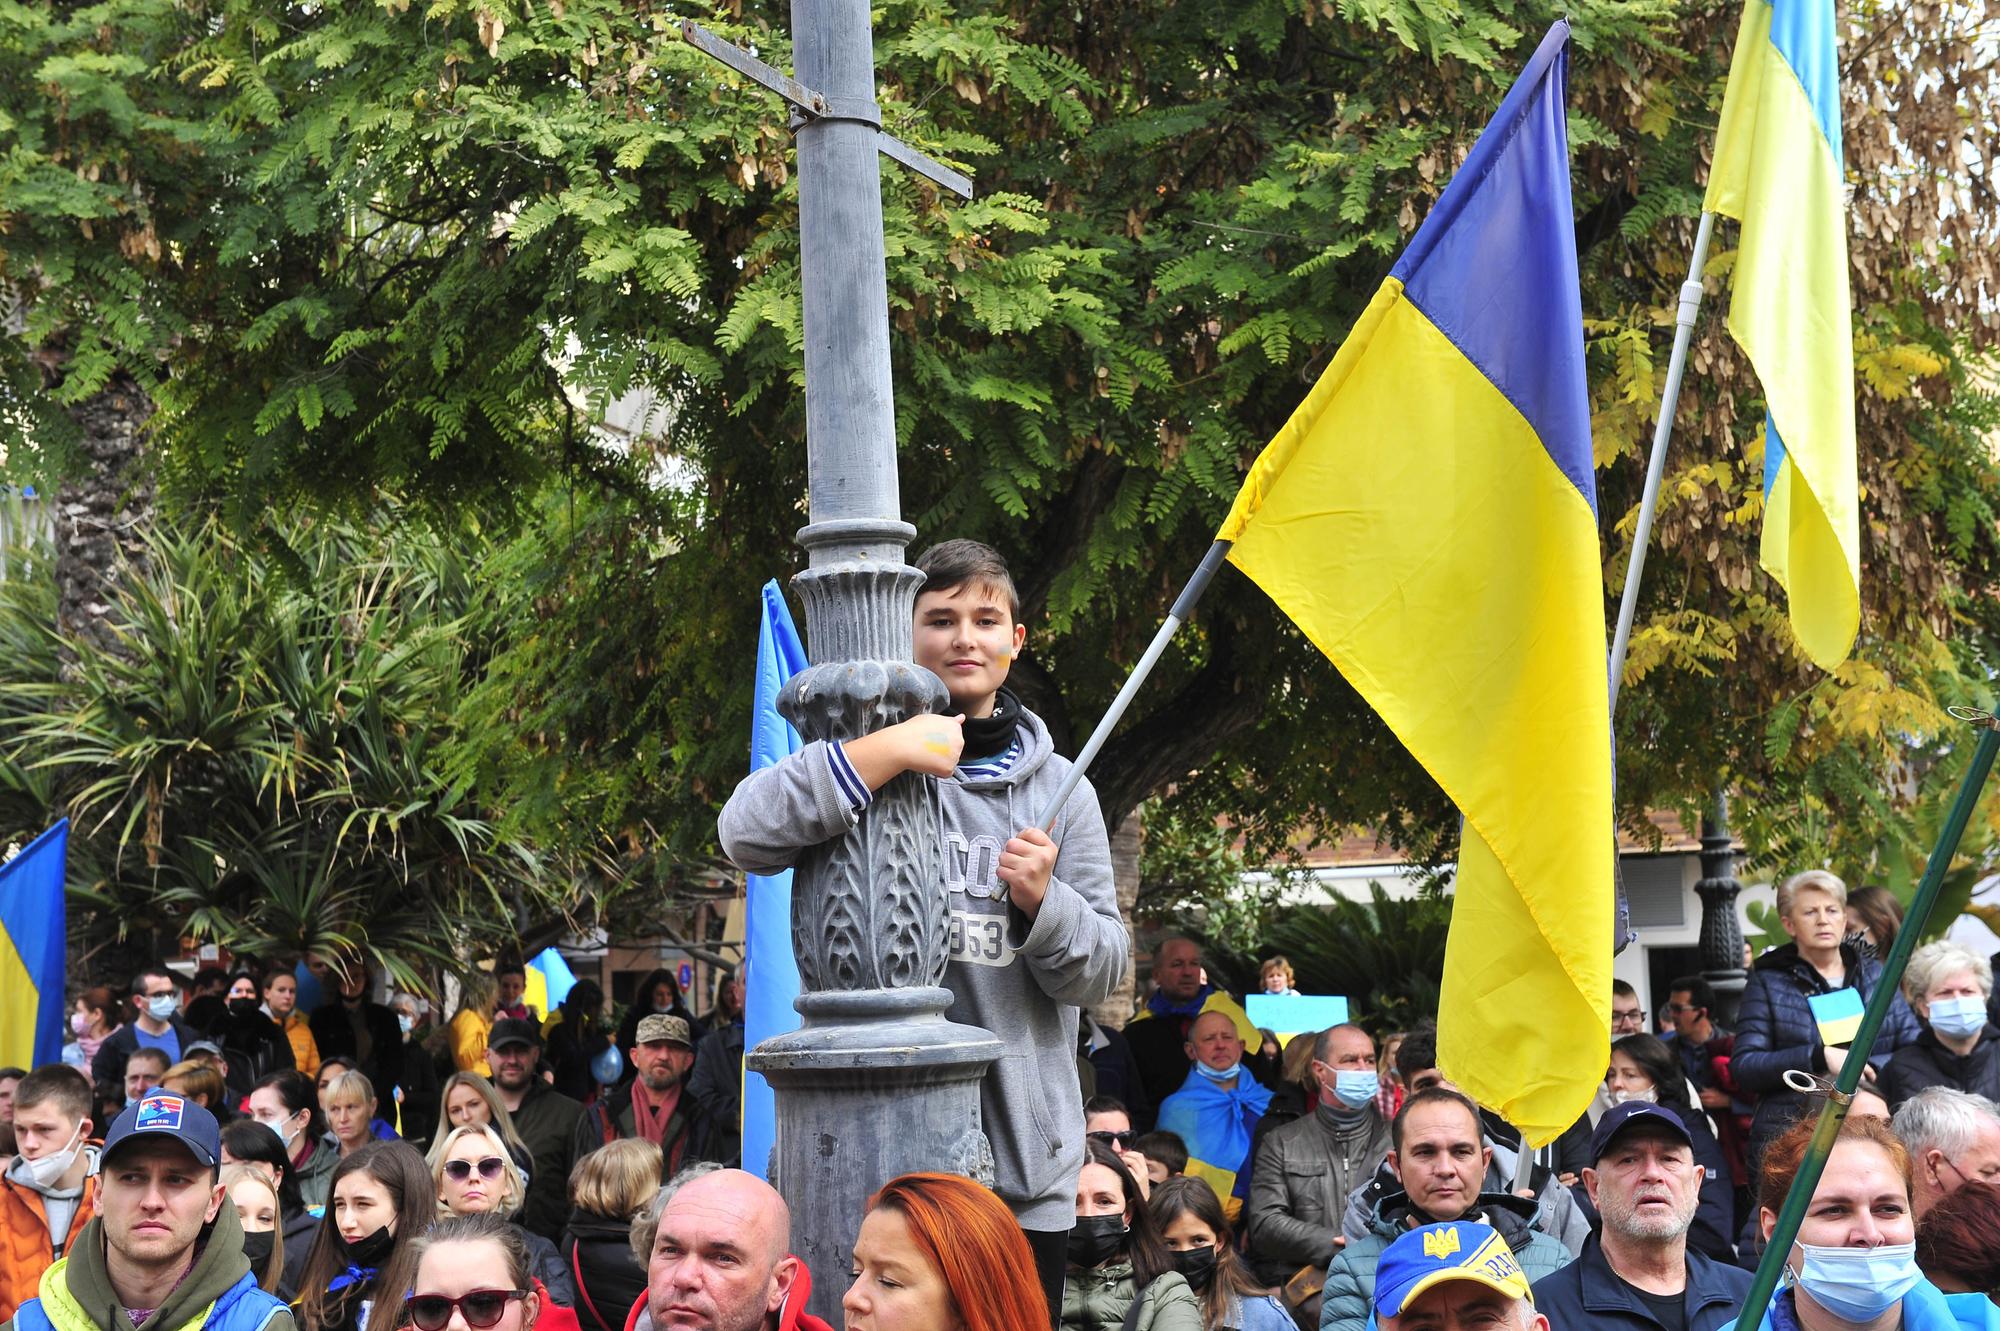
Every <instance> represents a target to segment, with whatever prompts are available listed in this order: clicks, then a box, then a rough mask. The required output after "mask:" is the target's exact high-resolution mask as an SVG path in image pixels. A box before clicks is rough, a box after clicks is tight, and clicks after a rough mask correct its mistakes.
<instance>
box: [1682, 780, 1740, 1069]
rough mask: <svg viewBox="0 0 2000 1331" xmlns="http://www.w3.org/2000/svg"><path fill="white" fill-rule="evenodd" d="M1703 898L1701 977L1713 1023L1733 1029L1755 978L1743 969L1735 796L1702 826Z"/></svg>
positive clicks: (1699, 888)
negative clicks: (1710, 996)
mask: <svg viewBox="0 0 2000 1331" xmlns="http://www.w3.org/2000/svg"><path fill="white" fill-rule="evenodd" d="M1694 890H1695V895H1697V896H1699V897H1700V898H1701V973H1702V978H1703V979H1705V980H1707V981H1708V984H1709V988H1711V989H1713V990H1714V991H1715V1011H1714V1012H1712V1013H1710V1014H1709V1015H1710V1017H1711V1018H1712V1019H1713V1020H1714V1021H1715V1022H1716V1023H1718V1024H1719V1025H1723V1026H1728V1027H1731V1028H1732V1029H1733V1028H1734V1027H1735V1025H1736V1005H1737V1003H1739V1002H1740V1001H1741V1000H1742V998H1743V987H1744V985H1746V984H1747V983H1749V979H1750V973H1749V972H1748V971H1746V970H1744V969H1743V926H1742V924H1741V923H1740V922H1739V921H1738V919H1737V913H1736V896H1737V894H1738V893H1739V892H1741V891H1742V890H1743V884H1741V883H1739V882H1737V881H1736V850H1735V838H1734V837H1733V836H1731V835H1730V832H1729V793H1728V792H1727V791H1726V790H1719V791H1717V792H1716V794H1715V807H1714V809H1713V810H1711V811H1710V812H1709V813H1708V814H1707V815H1706V816H1705V817H1703V818H1702V820H1701V881H1700V882H1698V883H1696V884H1695V885H1694Z"/></svg>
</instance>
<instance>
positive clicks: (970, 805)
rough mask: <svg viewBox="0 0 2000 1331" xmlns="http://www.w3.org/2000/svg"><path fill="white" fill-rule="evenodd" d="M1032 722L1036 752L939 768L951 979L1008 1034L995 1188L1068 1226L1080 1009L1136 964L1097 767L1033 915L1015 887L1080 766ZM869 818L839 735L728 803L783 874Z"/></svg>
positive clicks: (993, 1109) (978, 1015)
mask: <svg viewBox="0 0 2000 1331" xmlns="http://www.w3.org/2000/svg"><path fill="white" fill-rule="evenodd" d="M1020 737H1021V742H1022V750H1023V751H1022V754H1021V757H1020V759H1019V760H1018V761H1017V762H1015V764H1014V766H1013V767H1012V768H1011V769H1009V770H1008V771H1007V772H1006V774H1005V775H1003V776H998V777H992V778H986V779H979V780H964V779H959V778H954V779H952V780H949V781H940V782H938V783H937V787H938V803H939V821H940V824H941V826H940V827H939V840H940V844H941V845H942V847H943V851H944V854H943V864H942V865H941V868H942V871H943V874H944V889H945V894H946V906H945V908H946V910H947V911H948V912H949V913H950V917H951V919H950V933H951V942H950V948H951V959H950V961H949V963H948V964H947V965H946V967H945V974H944V982H945V986H946V987H947V988H949V989H950V990H951V991H952V994H953V997H954V1001H953V1003H952V1005H951V1010H950V1013H949V1015H950V1017H951V1018H952V1020H954V1021H962V1022H967V1023H969V1024H971V1025H974V1026H982V1027H984V1028H985V1029H987V1030H989V1031H991V1032H992V1033H993V1034H994V1035H995V1036H997V1037H998V1038H999V1040H1000V1042H1001V1044H1002V1045H1003V1046H1004V1051H1003V1052H1002V1054H1001V1056H1000V1058H999V1059H998V1060H996V1061H995V1062H994V1064H993V1066H992V1067H991V1068H990V1069H988V1070H987V1073H986V1079H985V1082H984V1083H983V1084H982V1085H981V1087H980V1097H979V1099H980V1110H981V1115H982V1117H983V1118H984V1120H985V1127H986V1136H987V1139H988V1140H989V1141H990V1142H991V1143H992V1145H993V1161H994V1175H995V1190H996V1191H997V1192H998V1193H999V1194H1000V1196H1001V1198H1002V1199H1003V1200H1005V1201H1006V1203H1007V1204H1008V1205H1009V1206H1010V1207H1012V1208H1013V1211H1014V1215H1015V1217H1016V1218H1017V1219H1018V1220H1019V1221H1020V1222H1021V1227H1022V1228H1024V1229H1032V1230H1043V1231H1055V1230H1067V1229H1068V1228H1069V1227H1070V1223H1071V1221H1073V1220H1074V1219H1075V1217H1076V1176H1077V1173H1078V1172H1079V1171H1080V1170H1081V1169H1082V1168H1083V1102H1082V1091H1081V1089H1080V1088H1079V1086H1078V1083H1077V1075H1076V1030H1077V1009H1078V1008H1079V1007H1084V1006H1089V1005H1090V1004H1093V1003H1098V1002H1102V1001H1103V1000H1104V999H1105V998H1107V997H1109V996H1110V994H1111V991H1112V990H1113V989H1114V988H1116V987H1117V985H1118V983H1119V981H1120V980H1122V979H1123V978H1124V975H1125V964H1126V953H1127V948H1128V942H1127V939H1126V935H1125V925H1124V923H1123V921H1122V920H1120V918H1119V916H1118V903H1117V898H1116V897H1115V896H1114V895H1113V892H1112V886H1111V846H1110V840H1109V838H1108V837H1107V836H1106V835H1105V831H1104V815H1103V814H1102V813H1100V812H1099V811H1098V807H1097V792H1096V791H1094V790H1092V789H1091V786H1090V783H1089V782H1088V781H1085V782H1083V783H1082V784H1080V785H1079V786H1078V787H1077V789H1076V793H1075V794H1074V795H1072V796H1070V799H1069V802H1068V803H1067V804H1066V805H1064V806H1063V811H1062V815H1061V816H1060V817H1059V818H1058V819H1057V820H1056V827H1055V830H1054V832H1052V833H1051V838H1052V839H1053V840H1054V841H1055V843H1056V845H1057V847H1058V848H1059V850H1058V853H1057V857H1056V867H1055V871H1054V873H1052V874H1051V875H1050V877H1049V890H1048V895H1047V896H1046V897H1044V898H1043V900H1042V908H1041V910H1039V911H1038V912H1036V915H1035V918H1034V920H1033V921H1032V923H1031V922H1030V921H1029V920H1028V919H1027V918H1026V917H1025V916H1024V915H1022V914H1021V912H1020V911H1018V910H1015V909H1013V908H1012V907H1011V906H1009V905H1008V904H1007V902H1006V901H1005V900H1004V899H1003V894H1004V892H1005V886H1004V885H1003V884H1002V883H1001V882H1000V880H999V877H998V874H997V870H998V867H999V861H1000V851H1001V848H1002V847H1004V846H1005V845H1006V844H1007V842H1008V840H1009V839H1010V838H1012V837H1013V836H1014V834H1015V833H1017V832H1019V831H1020V830H1021V829H1022V828H1024V827H1027V826H1028V825H1029V824H1030V823H1032V822H1033V821H1034V820H1035V818H1037V817H1038V816H1039V815H1040V813H1041V811H1042V807H1043V805H1045V804H1046V803H1047V802H1048V800H1049V798H1050V797H1051V796H1052V795H1053V794H1054V793H1055V789H1056V787H1057V785H1059V784H1060V783H1061V781H1062V777H1063V773H1064V772H1066V771H1067V770H1068V769H1069V761H1068V759H1066V758H1063V757H1060V756H1059V755H1057V753H1056V752H1055V747H1054V745H1052V744H1051V743H1050V741H1049V732H1048V727H1047V726H1045V725H1043V724H1042V721H1041V718H1040V717H1038V716H1036V715H1035V714H1034V713H1033V712H1030V711H1028V710H1027V709H1025V708H1023V709H1022V712H1021V734H1020ZM858 821H859V819H858V816H857V815H856V814H855V812H854V810H853V809H852V807H851V806H850V805H849V804H848V802H847V800H846V798H845V797H844V796H842V794H841V793H840V788H839V787H838V786H837V785H836V784H835V782H834V778H833V773H832V770H831V769H830V768H829V767H828V765H827V754H826V744H825V742H824V741H820V740H815V741H814V742H813V743H811V744H808V745H807V746H806V747H805V748H804V749H803V750H801V751H800V752H798V753H796V754H793V755H792V756H791V757H789V758H785V759H783V760H781V761H780V762H778V763H777V764H775V765H774V766H771V767H767V768H765V769H763V770H762V771H760V772H755V773H752V774H751V776H750V777H749V778H748V779H747V780H745V781H744V782H743V784H742V785H740V786H738V787H737V788H736V791H735V793H734V794H732V795H731V796H730V797H729V803H728V804H727V805H725V806H724V807H723V810H722V821H721V825H720V828H719V829H718V830H719V833H720V836H721V841H722V849H723V852H724V853H725V854H727V855H728V856H729V858H730V860H731V861H733V862H734V863H735V864H736V866H737V867H738V868H740V869H742V870H744V871H745V872H747V873H756V874H767V873H776V872H778V871H779V870H782V869H786V868H789V867H790V866H791V864H792V861H793V860H794V859H796V858H797V857H798V853H799V852H800V851H801V850H803V849H805V848H806V847H807V846H812V845H817V844H819V843H820V842H823V841H829V840H831V839H833V838H834V837H837V836H842V835H845V834H846V833H847V832H848V831H849V830H850V829H851V828H853V827H854V826H855V824H856V823H857V822H858Z"/></svg>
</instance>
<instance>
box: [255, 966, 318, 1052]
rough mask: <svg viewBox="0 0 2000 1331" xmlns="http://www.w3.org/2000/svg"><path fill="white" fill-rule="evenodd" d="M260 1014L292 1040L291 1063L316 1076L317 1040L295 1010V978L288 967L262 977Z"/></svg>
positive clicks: (297, 998)
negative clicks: (275, 1024) (276, 1024)
mask: <svg viewBox="0 0 2000 1331" xmlns="http://www.w3.org/2000/svg"><path fill="white" fill-rule="evenodd" d="M264 1015H265V1016H267V1017H269V1018H270V1019H271V1020H272V1021H275V1022H277V1023H278V1029H279V1030H281V1031H283V1032H284V1033H285V1038H286V1039H287V1040H290V1041H291V1042H292V1066H293V1067H295V1068H297V1069H298V1070H299V1071H300V1072H303V1073H304V1074H305V1075H306V1076H308V1077H316V1076H318V1075H319V1044H318V1042H317V1041H315V1040H314V1039H313V1033H312V1027H311V1026H310V1025H308V1024H307V1022H306V1014H305V1013H303V1012H301V1011H299V981H298V977H297V976H295V975H293V974H292V973H291V972H290V971H272V972H271V973H270V974H269V975H267V976H265V977H264Z"/></svg>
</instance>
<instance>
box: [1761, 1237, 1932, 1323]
mask: <svg viewBox="0 0 2000 1331" xmlns="http://www.w3.org/2000/svg"><path fill="white" fill-rule="evenodd" d="M1799 1251H1800V1252H1801V1253H1802V1254H1804V1256H1803V1259H1802V1260H1801V1261H1800V1262H1799V1267H1798V1269H1797V1270H1796V1271H1792V1273H1791V1274H1792V1279H1793V1280H1794V1281H1796V1282H1797V1283H1798V1287H1799V1288H1800V1289H1802V1290H1804V1291H1805V1292H1806V1294H1807V1295H1808V1296H1810V1297H1811V1299H1812V1301H1813V1302H1814V1303H1817V1304H1818V1305H1819V1306H1820V1307H1822V1308H1824V1309H1826V1310H1827V1311H1828V1312H1830V1313H1832V1314H1833V1315H1834V1316H1835V1317H1840V1318H1844V1319H1846V1320H1847V1321H1850V1322H1864V1323H1865V1322H1872V1321H1874V1320H1875V1319H1876V1318H1878V1317H1880V1316H1881V1315H1882V1314H1883V1313H1885V1312H1887V1311H1889V1309H1891V1308H1893V1307H1895V1306H1896V1305H1897V1304H1899V1303H1901V1302H1902V1301H1903V1296H1904V1295H1905V1294H1908V1293H1909V1292H1910V1291H1911V1290H1912V1289H1914V1288H1915V1287H1916V1284H1917V1282H1918V1281H1919V1280H1921V1279H1923V1273H1922V1272H1921V1271H1919V1270H1917V1245H1916V1244H1914V1243H1885V1244H1883V1245H1882V1246H1881V1247H1879V1248H1822V1247H1819V1246H1817V1245H1816V1244H1811V1243H1801V1244H1800V1245H1799ZM1788 1269H1789V1268H1788Z"/></svg>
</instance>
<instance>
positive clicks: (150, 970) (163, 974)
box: [132, 966, 188, 1001]
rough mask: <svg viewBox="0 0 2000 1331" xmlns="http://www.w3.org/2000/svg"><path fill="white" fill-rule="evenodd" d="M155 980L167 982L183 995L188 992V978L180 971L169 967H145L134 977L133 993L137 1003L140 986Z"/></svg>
mask: <svg viewBox="0 0 2000 1331" xmlns="http://www.w3.org/2000/svg"><path fill="white" fill-rule="evenodd" d="M154 979H158V980H165V981H167V982H168V983H170V984H172V985H173V987H174V988H176V989H178V990H180V991H181V992H182V993H186V992H187V987H188V982H187V977H186V976H184V975H182V974H181V973H180V972H179V971H177V970H174V969H173V968H171V967H169V966H145V967H141V968H140V970H139V973H138V974H136V975H134V976H133V977H132V993H133V995H134V1000H135V1001H136V1000H137V995H138V993H139V986H140V985H141V984H142V983H143V982H144V981H146V980H154Z"/></svg>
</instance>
